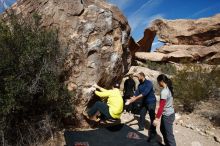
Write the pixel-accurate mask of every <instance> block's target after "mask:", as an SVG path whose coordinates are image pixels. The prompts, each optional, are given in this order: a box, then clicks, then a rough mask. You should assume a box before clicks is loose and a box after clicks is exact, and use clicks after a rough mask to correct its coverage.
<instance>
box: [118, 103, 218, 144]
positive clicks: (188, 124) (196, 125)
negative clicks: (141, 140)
mask: <svg viewBox="0 0 220 146" xmlns="http://www.w3.org/2000/svg"><path fill="white" fill-rule="evenodd" d="M219 109H220V101H219V100H209V101H206V102H201V103H200V104H199V105H198V106H197V107H196V110H195V111H194V112H193V113H191V114H183V113H182V114H181V113H177V114H176V120H175V124H174V135H175V138H176V142H177V146H220V126H219V124H220V122H219V117H218V116H219V115H220V114H219V112H220V111H219ZM137 119H138V117H134V115H133V114H129V113H124V114H123V115H122V120H123V122H125V123H126V122H128V123H127V124H128V125H130V126H131V127H132V128H134V129H137V128H138V126H137ZM146 120H147V123H148V124H147V125H148V126H149V116H148V115H147V116H146ZM129 121H130V122H129ZM157 132H158V134H159V138H158V139H159V140H160V139H161V137H162V135H161V134H160V130H159V127H158V128H157ZM141 133H143V134H145V135H147V136H148V130H147V127H146V129H145V130H144V131H142V132H141Z"/></svg>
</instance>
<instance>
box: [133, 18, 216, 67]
mask: <svg viewBox="0 0 220 146" xmlns="http://www.w3.org/2000/svg"><path fill="white" fill-rule="evenodd" d="M148 30H149V31H150V30H151V31H152V33H153V32H156V34H157V36H158V40H159V41H161V42H164V43H165V45H164V46H163V47H161V48H159V49H158V50H157V51H156V52H158V53H157V54H151V55H149V53H147V55H145V57H144V58H145V60H151V61H155V60H156V61H173V62H177V63H185V62H201V63H208V64H220V58H219V54H220V14H218V15H216V16H213V17H210V18H203V19H198V20H183V19H180V20H161V19H158V20H155V21H154V22H153V23H152V26H151V27H150V28H149V29H148ZM149 42H151V41H148V43H149ZM161 53H163V54H164V55H161ZM154 55H155V57H153V56H154ZM156 55H159V56H158V59H155V58H157V56H156ZM162 56H163V57H162ZM136 57H137V58H138V59H143V55H142V56H141V58H140V55H136Z"/></svg>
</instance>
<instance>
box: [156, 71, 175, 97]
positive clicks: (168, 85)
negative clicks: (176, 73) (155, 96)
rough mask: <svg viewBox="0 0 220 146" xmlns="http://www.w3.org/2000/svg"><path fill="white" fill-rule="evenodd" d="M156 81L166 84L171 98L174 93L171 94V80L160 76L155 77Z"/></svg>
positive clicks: (162, 75)
mask: <svg viewBox="0 0 220 146" xmlns="http://www.w3.org/2000/svg"><path fill="white" fill-rule="evenodd" d="M157 81H158V82H160V81H163V82H164V83H166V84H167V87H168V88H169V90H170V92H171V94H172V96H173V94H174V92H173V84H172V81H171V79H169V78H168V77H167V76H166V75H164V74H161V75H159V76H158V77H157Z"/></svg>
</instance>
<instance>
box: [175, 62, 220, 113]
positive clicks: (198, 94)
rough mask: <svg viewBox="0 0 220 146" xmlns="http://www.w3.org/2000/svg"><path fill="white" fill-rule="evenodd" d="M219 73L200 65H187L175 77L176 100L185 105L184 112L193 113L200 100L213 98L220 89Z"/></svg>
mask: <svg viewBox="0 0 220 146" xmlns="http://www.w3.org/2000/svg"><path fill="white" fill-rule="evenodd" d="M217 72H218V73H219V71H217V70H215V69H214V70H213V71H211V72H210V71H209V70H208V69H204V68H202V67H201V66H198V65H187V66H186V67H185V68H183V69H182V70H180V71H178V72H177V74H176V75H175V76H174V77H173V83H174V93H175V98H177V99H179V100H180V102H181V103H182V104H183V108H184V111H186V112H192V111H193V110H194V108H195V105H196V104H197V103H198V102H199V101H200V100H205V99H207V98H209V97H211V95H212V92H213V89H214V88H216V86H218V87H219V74H218V73H217Z"/></svg>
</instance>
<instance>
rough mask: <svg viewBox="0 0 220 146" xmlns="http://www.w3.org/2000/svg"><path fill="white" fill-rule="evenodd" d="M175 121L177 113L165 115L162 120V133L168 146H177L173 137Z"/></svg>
mask: <svg viewBox="0 0 220 146" xmlns="http://www.w3.org/2000/svg"><path fill="white" fill-rule="evenodd" d="M174 120H175V113H173V114H171V115H170V116H165V115H163V116H162V118H161V124H160V131H161V133H162V135H163V138H164V143H165V145H166V146H176V141H175V138H174V135H173V122H174Z"/></svg>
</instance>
